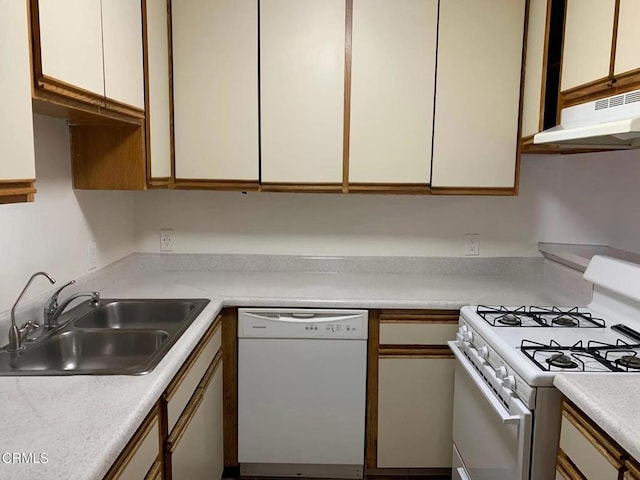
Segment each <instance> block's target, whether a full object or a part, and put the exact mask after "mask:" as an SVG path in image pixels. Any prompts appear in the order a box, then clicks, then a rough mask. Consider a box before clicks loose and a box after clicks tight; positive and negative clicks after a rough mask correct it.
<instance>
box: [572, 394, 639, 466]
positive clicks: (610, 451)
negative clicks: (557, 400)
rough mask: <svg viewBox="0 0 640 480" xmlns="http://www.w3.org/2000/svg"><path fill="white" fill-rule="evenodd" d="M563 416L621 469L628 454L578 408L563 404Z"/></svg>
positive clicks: (611, 462) (613, 464)
mask: <svg viewBox="0 0 640 480" xmlns="http://www.w3.org/2000/svg"><path fill="white" fill-rule="evenodd" d="M562 415H563V416H564V417H565V418H566V419H567V420H568V421H569V422H570V423H571V424H572V425H573V426H574V427H575V428H576V429H577V430H578V431H579V432H580V433H581V434H582V435H583V436H584V437H585V438H586V439H587V440H588V441H589V443H591V444H592V445H593V446H594V447H595V448H596V449H597V450H598V451H599V452H600V453H601V454H602V455H603V456H604V457H605V458H606V459H607V460H608V461H609V463H610V464H611V465H612V466H614V467H615V468H618V469H620V468H621V467H622V466H623V464H624V461H625V460H626V458H627V456H628V455H627V453H626V452H625V451H624V450H623V449H622V448H621V447H619V446H618V445H617V444H616V443H615V442H614V441H613V440H612V439H611V438H610V437H609V436H608V435H607V434H605V433H604V432H602V431H601V430H600V428H599V427H598V426H596V425H595V424H593V422H592V421H591V420H589V419H588V418H587V417H586V416H585V415H584V414H583V413H582V412H581V411H580V410H578V408H577V407H576V406H575V405H573V404H572V403H570V402H567V401H565V402H564V403H563V412H562Z"/></svg>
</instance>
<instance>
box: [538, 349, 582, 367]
mask: <svg viewBox="0 0 640 480" xmlns="http://www.w3.org/2000/svg"><path fill="white" fill-rule="evenodd" d="M545 362H547V363H548V364H549V365H550V366H552V367H558V368H568V369H573V368H578V364H577V363H576V362H574V361H573V360H572V359H571V357H569V356H568V355H565V354H564V353H555V354H553V355H551V356H550V357H549V358H547V359H545Z"/></svg>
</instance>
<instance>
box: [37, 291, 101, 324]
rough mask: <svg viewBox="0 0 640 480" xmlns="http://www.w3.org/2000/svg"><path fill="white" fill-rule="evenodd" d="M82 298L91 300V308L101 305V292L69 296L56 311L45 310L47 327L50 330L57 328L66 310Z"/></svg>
mask: <svg viewBox="0 0 640 480" xmlns="http://www.w3.org/2000/svg"><path fill="white" fill-rule="evenodd" d="M82 297H90V298H91V306H92V307H97V306H98V305H99V304H100V293H99V292H79V293H74V294H73V295H71V296H69V297H68V298H67V299H66V300H65V301H64V302H62V303H61V304H60V305H59V306H57V307H56V308H55V309H54V310H48V311H47V310H45V313H46V320H47V326H48V327H49V328H52V327H56V326H57V325H58V319H59V318H60V315H62V314H63V313H64V311H65V309H66V308H67V307H68V306H69V304H70V303H71V302H73V301H74V300H76V299H78V298H82Z"/></svg>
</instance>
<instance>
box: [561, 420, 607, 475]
mask: <svg viewBox="0 0 640 480" xmlns="http://www.w3.org/2000/svg"><path fill="white" fill-rule="evenodd" d="M574 422H575V421H574V420H572V419H569V418H568V417H567V415H566V414H563V416H562V430H561V433H560V448H561V449H562V451H563V452H564V453H565V454H566V455H567V457H569V459H570V460H571V461H572V462H573V463H574V464H575V466H576V467H577V468H578V470H580V472H581V473H582V474H583V475H584V476H585V477H587V478H593V479H596V478H597V479H598V480H618V472H619V469H618V468H617V467H616V466H615V465H612V463H611V461H610V460H609V458H608V457H606V456H605V455H604V453H602V452H601V451H600V450H598V448H596V446H595V445H594V442H596V441H597V440H595V439H594V438H592V437H590V436H589V437H587V435H588V434H585V433H583V431H581V429H579V428H578V426H576V424H575V423H574Z"/></svg>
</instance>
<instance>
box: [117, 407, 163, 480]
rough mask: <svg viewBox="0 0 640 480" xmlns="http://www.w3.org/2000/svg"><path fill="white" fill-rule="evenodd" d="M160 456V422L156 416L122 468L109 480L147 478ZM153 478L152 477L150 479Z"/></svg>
mask: <svg viewBox="0 0 640 480" xmlns="http://www.w3.org/2000/svg"><path fill="white" fill-rule="evenodd" d="M159 454H160V422H159V420H158V417H157V416H156V417H155V418H154V419H153V421H152V422H151V423H150V424H149V426H148V427H147V429H146V430H145V432H144V433H143V436H142V438H140V440H139V441H138V442H137V444H136V445H135V446H134V448H133V451H132V452H131V453H130V454H129V458H128V459H126V460H125V461H124V462H123V464H122V467H120V469H119V470H118V471H117V472H116V473H115V474H114V475H113V476H111V477H109V479H110V480H116V479H117V480H140V479H141V478H147V477H146V476H147V474H148V472H149V473H151V470H152V467H153V466H154V463H155V462H156V461H157V459H158V455H159ZM150 478H154V477H150Z"/></svg>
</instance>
